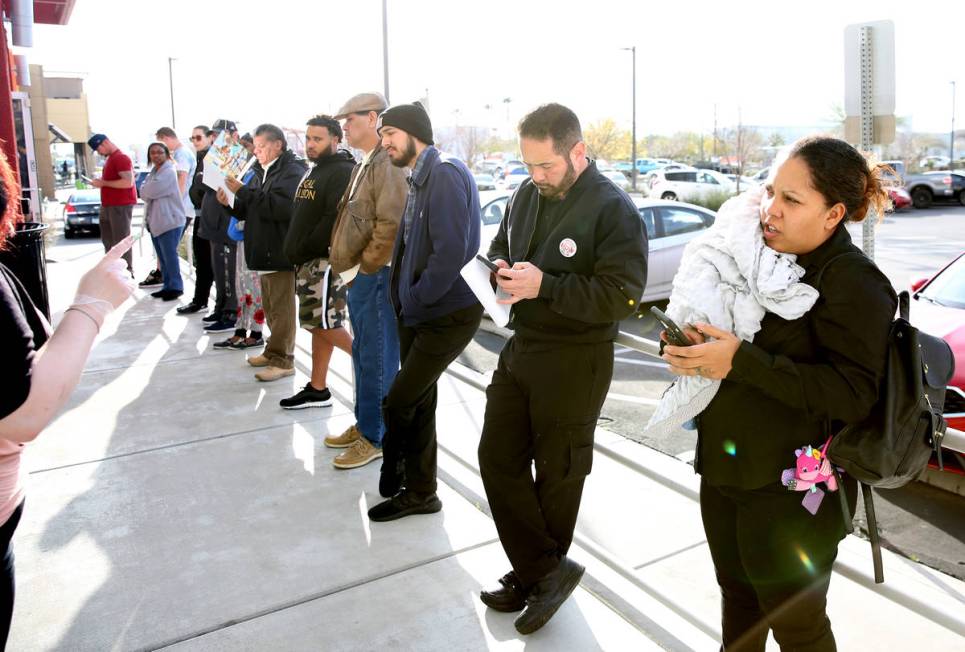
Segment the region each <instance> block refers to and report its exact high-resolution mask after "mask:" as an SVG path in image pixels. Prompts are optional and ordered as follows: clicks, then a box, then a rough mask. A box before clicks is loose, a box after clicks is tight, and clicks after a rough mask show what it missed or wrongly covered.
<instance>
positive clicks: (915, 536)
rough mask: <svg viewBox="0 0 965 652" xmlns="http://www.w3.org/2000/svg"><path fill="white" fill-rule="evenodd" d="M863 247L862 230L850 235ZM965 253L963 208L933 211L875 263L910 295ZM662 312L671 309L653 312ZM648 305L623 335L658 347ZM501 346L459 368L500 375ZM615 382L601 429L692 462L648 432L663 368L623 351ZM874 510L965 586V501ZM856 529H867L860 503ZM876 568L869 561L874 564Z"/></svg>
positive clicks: (883, 227)
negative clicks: (916, 286)
mask: <svg viewBox="0 0 965 652" xmlns="http://www.w3.org/2000/svg"><path fill="white" fill-rule="evenodd" d="M851 231H852V237H853V238H854V240H855V242H856V243H857V244H859V246H860V243H861V238H862V232H861V226H860V225H855V226H854V227H851ZM963 250H965V207H962V206H952V205H947V206H934V207H932V208H930V209H926V210H914V209H910V210H904V211H901V212H899V213H897V214H893V215H888V216H887V217H886V218H885V219H884V220H883V221H882V222H881V223H880V224H879V225H878V227H877V229H876V237H875V260H876V261H877V263H878V265H879V267H880V268H881V269H882V271H884V273H885V274H886V275H887V276H888V278H889V279H890V280H891V282H892V285H894V286H895V288H896V289H898V290H901V289H907V287H908V286H909V284H910V283H911V282H912V281H913V280H915V279H918V278H922V277H927V276H930V275H931V274H933V273H934V272H936V271H937V270H938V269H940V268H941V267H942V266H943V265H944V264H945V263H947V262H948V261H949V260H951V259H952V258H953V257H955V256H956V255H958V254H959V253H961V252H962V251H963ZM650 305H657V306H659V307H664V305H665V303H658V304H650ZM649 307H650V306H649V305H644V306H641V310H640V312H639V313H638V315H637V317H634V318H631V319H628V320H625V321H624V322H623V323H622V324H621V327H620V328H621V330H623V331H625V332H628V333H633V334H635V335H639V336H641V337H646V338H650V339H654V340H655V339H657V334H658V333H659V331H660V328H659V324H657V322H656V321H655V320H654V319H653V318H652V317H650V315H649V312H648V311H649ZM502 345H503V339H502V338H501V337H499V336H497V335H494V334H492V333H488V332H482V331H480V332H479V333H478V334H477V335H476V338H475V340H474V341H473V342H472V343H471V344H470V345H469V346H468V347H467V348H466V351H465V352H464V353H463V355H462V357H461V358H460V361H461V362H462V363H463V364H466V365H467V366H469V367H472V368H473V369H476V370H478V371H481V372H487V373H488V372H491V371H492V370H493V369H495V367H496V361H497V357H498V353H499V350H500V349H501V348H502ZM615 361H616V363H615V364H614V372H613V382H612V384H611V386H610V393H609V396H608V397H607V400H606V402H605V403H604V405H603V411H602V413H601V416H600V425H601V426H603V427H605V428H607V429H608V430H611V431H613V432H616V433H619V434H620V435H623V436H624V437H627V438H628V439H632V440H634V441H636V442H639V443H641V444H644V445H646V446H650V447H651V448H655V449H656V450H659V451H661V452H663V453H666V454H668V455H673V456H676V457H678V458H679V459H681V460H684V461H686V462H691V461H692V460H693V451H694V446H695V444H696V440H697V437H696V434H695V433H693V432H689V431H685V430H683V429H681V430H679V431H678V432H676V433H673V434H671V435H669V436H667V437H664V438H655V437H652V436H651V435H650V434H648V433H647V432H645V431H644V427H645V426H646V424H647V421H648V420H649V418H650V415H651V414H652V413H653V411H654V405H655V403H656V401H657V399H658V398H659V397H660V395H661V394H662V392H663V391H664V390H665V389H666V387H667V385H668V384H669V383H670V381H671V375H670V373H669V372H668V371H667V370H666V365H665V364H663V363H662V361H660V360H657V359H654V358H650V357H648V356H646V355H644V354H641V353H637V352H634V351H628V350H626V349H623V348H622V347H617V349H616V355H615ZM875 507H876V508H877V515H878V520H879V525H880V531H881V534H882V538H883V543H884V545H886V546H887V547H889V548H891V549H892V550H895V551H896V552H900V553H901V554H904V555H906V556H908V557H910V558H913V559H917V560H920V561H922V562H924V563H926V564H928V565H929V566H931V567H933V568H937V569H939V570H942V571H943V572H946V573H948V574H950V575H954V576H955V577H958V578H960V579H965V518H963V516H965V498H963V497H960V496H956V495H954V494H951V493H948V492H946V491H943V490H941V489H936V488H934V487H931V486H928V485H925V484H920V483H913V484H911V485H909V486H906V487H903V488H901V489H896V490H889V491H881V492H877V496H876V500H875ZM856 525H857V526H859V527H860V528H864V527H865V522H864V512H863V508H862V506H861V505H860V503H859V509H858V516H857V518H856ZM869 564H870V559H869Z"/></svg>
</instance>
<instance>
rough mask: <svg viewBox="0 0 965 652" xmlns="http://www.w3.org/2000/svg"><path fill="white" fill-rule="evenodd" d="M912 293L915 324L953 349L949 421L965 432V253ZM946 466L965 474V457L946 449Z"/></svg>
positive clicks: (916, 285) (947, 401) (917, 284)
mask: <svg viewBox="0 0 965 652" xmlns="http://www.w3.org/2000/svg"><path fill="white" fill-rule="evenodd" d="M911 291H912V295H911V298H912V304H911V321H912V323H914V325H915V326H917V327H918V328H919V329H920V330H923V331H925V332H926V333H930V334H931V335H935V336H937V337H941V338H944V340H945V341H946V342H948V345H949V346H950V347H952V353H953V354H954V355H955V375H954V376H952V379H951V381H950V382H949V385H948V389H946V390H945V419H947V420H948V425H949V426H951V427H952V428H955V429H957V430H965V253H962V254H960V255H959V256H958V258H956V259H955V260H953V261H952V262H950V263H949V264H948V265H946V266H945V267H944V268H943V269H942V270H941V271H939V272H938V273H937V274H935V275H934V276H932V277H931V278H924V279H921V280H918V281H915V282H914V283H912V285H911ZM942 462H943V463H944V465H945V470H947V471H951V472H953V473H959V474H965V455H963V454H961V453H955V452H953V451H950V450H947V449H945V450H943V451H942ZM936 466H937V465H936Z"/></svg>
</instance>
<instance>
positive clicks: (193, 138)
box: [191, 136, 204, 140]
mask: <svg viewBox="0 0 965 652" xmlns="http://www.w3.org/2000/svg"><path fill="white" fill-rule="evenodd" d="M191 140H204V136H191Z"/></svg>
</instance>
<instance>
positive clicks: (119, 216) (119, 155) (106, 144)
mask: <svg viewBox="0 0 965 652" xmlns="http://www.w3.org/2000/svg"><path fill="white" fill-rule="evenodd" d="M87 144H88V145H89V146H90V148H91V149H92V150H94V151H95V152H97V153H98V154H100V155H101V156H106V157H107V161H105V162H104V171H103V172H102V173H101V176H100V177H99V178H97V179H94V180H93V181H92V182H91V184H92V185H93V186H94V187H95V188H100V189H101V214H100V227H101V242H103V243H104V251H110V249H111V247H113V246H114V245H116V244H117V243H118V242H120V241H121V240H123V239H124V238H126V237H127V236H129V235H130V234H131V216H132V214H133V212H134V204H136V203H137V190H136V189H135V188H134V166H133V165H132V164H131V159H130V157H128V156H127V154H125V153H124V152H122V151H121V150H119V149H118V148H117V145H115V144H114V143H112V142H111V141H110V139H109V138H108V137H107V136H105V135H104V134H94V135H93V136H91V137H90V138H89V139H88V140H87ZM124 260H125V261H127V271H129V272H130V273H131V276H133V275H134V267H133V266H132V264H131V252H130V250H128V251H127V252H126V253H125V254H124Z"/></svg>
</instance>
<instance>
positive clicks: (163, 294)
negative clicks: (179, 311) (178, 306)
mask: <svg viewBox="0 0 965 652" xmlns="http://www.w3.org/2000/svg"><path fill="white" fill-rule="evenodd" d="M156 294H157V298H158V299H160V300H161V301H174V300H175V299H177V298H178V297H180V296H181V295H182V294H184V292H182V291H181V290H161V291H160V292H158V293H156ZM151 296H154V294H152V295H151Z"/></svg>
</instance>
